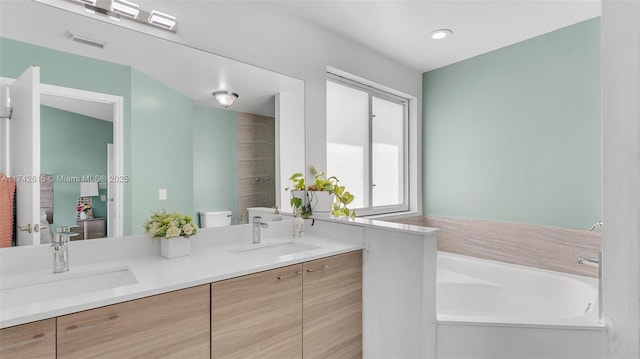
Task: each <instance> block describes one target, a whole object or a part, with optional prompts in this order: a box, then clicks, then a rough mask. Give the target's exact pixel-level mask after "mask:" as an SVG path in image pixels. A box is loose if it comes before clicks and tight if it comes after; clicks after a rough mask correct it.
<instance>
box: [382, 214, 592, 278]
mask: <svg viewBox="0 0 640 359" xmlns="http://www.w3.org/2000/svg"><path fill="white" fill-rule="evenodd" d="M393 221H394V222H399V223H408V224H416V225H423V226H428V227H435V228H440V232H438V235H437V237H438V250H441V251H446V252H453V253H458V254H464V255H468V256H473V257H478V258H485V259H492V260H498V261H501V262H508V263H514V264H521V265H526V266H531V267H537V268H543V269H550V270H554V271H560V272H566V273H572V274H580V275H586V276H591V277H597V276H598V268H596V267H592V266H588V265H584V264H582V265H581V264H578V257H579V256H581V255H583V256H587V257H595V258H597V257H598V252H599V251H600V249H601V248H602V233H601V232H589V231H587V230H585V229H570V228H560V227H546V226H539V225H530V224H513V223H504V222H492V221H481V220H476V219H461V218H448V217H432V216H428V217H421V216H420V217H410V218H403V219H398V220H393Z"/></svg>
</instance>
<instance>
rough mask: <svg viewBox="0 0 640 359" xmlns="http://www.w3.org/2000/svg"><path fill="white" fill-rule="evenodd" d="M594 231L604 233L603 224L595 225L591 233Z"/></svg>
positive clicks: (590, 230)
mask: <svg viewBox="0 0 640 359" xmlns="http://www.w3.org/2000/svg"><path fill="white" fill-rule="evenodd" d="M593 231H599V232H602V222H598V223H596V224H594V225H593V226H591V228H590V229H589V232H593Z"/></svg>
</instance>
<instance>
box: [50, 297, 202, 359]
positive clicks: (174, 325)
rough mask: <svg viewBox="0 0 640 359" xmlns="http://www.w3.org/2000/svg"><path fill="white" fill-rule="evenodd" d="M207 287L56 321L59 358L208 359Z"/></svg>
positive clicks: (134, 301) (117, 305) (130, 302)
mask: <svg viewBox="0 0 640 359" xmlns="http://www.w3.org/2000/svg"><path fill="white" fill-rule="evenodd" d="M209 287H210V286H209V285H203V286H199V287H194V288H188V289H183V290H178V291H175V292H170V293H166V294H160V295H155V296H152V297H147V298H143V299H138V300H132V301H129V302H125V303H120V304H114V305H110V306H106V307H102V308H97V309H92V310H87V311H84V312H80V313H74V314H70V315H65V316H62V317H59V318H58V323H57V331H58V340H57V343H58V358H91V357H106V358H118V359H123V358H209V354H210V353H209V338H210V329H209V320H210V319H209V306H210V297H209V293H210V292H209Z"/></svg>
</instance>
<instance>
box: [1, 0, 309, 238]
mask: <svg viewBox="0 0 640 359" xmlns="http://www.w3.org/2000/svg"><path fill="white" fill-rule="evenodd" d="M0 19H1V20H2V25H1V26H0V48H1V49H2V51H1V52H0V56H1V58H0V60H1V61H0V76H1V77H2V83H3V86H5V85H6V86H10V87H9V88H10V93H11V105H12V107H13V110H14V112H13V117H12V119H11V120H10V121H11V122H10V123H11V124H10V125H9V121H7V120H2V121H4V123H2V126H1V127H2V131H3V133H2V135H3V138H5V137H6V138H9V139H10V140H9V141H8V142H9V143H7V144H3V145H2V146H1V147H2V156H0V157H2V162H0V172H2V173H5V174H7V175H9V177H7V178H9V179H14V180H16V183H15V184H16V187H17V189H16V201H15V209H14V211H15V215H16V221H15V226H16V229H19V228H24V227H25V226H26V224H30V225H31V226H32V227H31V228H32V231H31V233H28V232H27V231H21V230H16V231H15V232H16V235H15V236H14V237H16V238H14V240H16V241H17V243H18V244H19V245H23V244H38V243H41V242H42V243H45V242H47V241H48V240H49V238H47V234H48V232H49V231H48V230H45V229H44V228H43V229H42V230H41V231H39V233H36V231H35V226H34V225H35V224H37V223H40V224H41V225H43V227H44V226H47V225H49V226H56V225H72V224H75V225H78V228H76V229H75V230H76V231H78V232H79V233H80V236H78V237H80V238H87V239H88V238H100V237H104V236H121V235H131V234H141V233H143V228H142V224H143V223H144V220H145V219H146V218H148V217H149V215H150V214H151V213H152V212H153V211H157V210H161V209H163V208H164V209H166V210H168V211H178V212H181V213H185V214H190V215H192V216H193V217H194V219H195V220H196V223H199V220H200V218H199V216H198V213H199V212H219V211H230V212H231V217H228V218H229V220H230V222H232V223H241V222H243V221H246V219H247V208H251V207H266V208H270V207H272V206H276V205H279V204H280V202H281V201H280V196H281V193H282V192H283V191H282V190H281V189H280V187H281V186H280V178H281V176H280V173H276V163H278V162H279V161H287V163H288V165H289V166H295V167H297V168H304V164H303V163H291V161H290V160H288V159H287V158H283V155H282V153H285V156H286V152H287V151H288V150H287V147H286V146H282V145H281V144H278V143H276V137H277V134H276V129H277V128H279V127H280V128H282V127H283V126H284V127H287V126H289V127H293V126H300V123H301V122H302V123H303V122H304V117H303V116H304V114H303V108H304V105H303V96H304V83H303V82H302V81H301V80H298V79H294V78H291V77H288V76H284V75H281V74H277V73H274V72H271V71H268V70H264V69H260V68H257V67H254V66H251V65H247V64H243V63H240V62H237V61H234V60H230V59H227V58H224V57H221V56H218V55H214V54H211V53H208V52H204V51H201V50H197V49H193V48H190V47H187V46H184V45H181V44H177V43H173V42H170V41H168V40H165V39H160V38H156V37H154V36H151V35H148V34H143V33H139V32H135V31H132V30H129V29H125V28H121V27H119V26H116V25H113V24H110V23H107V22H103V21H98V20H96V19H91V18H88V17H85V16H80V15H77V14H73V13H70V12H66V11H63V10H60V9H56V8H53V7H50V6H47V5H43V4H38V3H33V2H11V3H8V4H6V5H5V4H3V11H2V14H1V15H0ZM70 33H74V34H76V35H77V34H79V33H83V34H85V35H83V36H85V38H86V39H92V40H95V41H96V42H98V43H104V47H103V48H99V47H95V46H91V45H88V44H86V43H79V42H75V41H72V40H71V37H70V36H69V34H70ZM76 37H77V36H76ZM31 65H35V66H37V68H34V67H32V66H31ZM31 69H37V70H31ZM30 70H31V71H30ZM27 72H32V73H31V74H29V76H27ZM23 77H24V78H23ZM37 77H39V79H37ZM27 78H29V79H30V80H29V81H23V80H26V79H27ZM34 79H35V80H34ZM32 80H33V81H32ZM20 81H23V82H28V83H29V85H32V86H31V87H32V88H31V91H33V92H34V93H37V95H35V96H34V97H35V101H36V102H39V104H38V109H39V111H37V112H39V113H38V114H34V116H30V118H32V119H31V120H32V121H35V122H34V123H36V124H35V125H33V127H32V130H31V131H29V130H26V131H25V132H24V133H22V134H21V133H20V131H19V128H18V127H19V126H16V125H14V124H15V123H18V122H21V123H24V122H25V121H26V120H24V119H23V118H24V117H26V116H25V111H22V110H20V109H19V102H20V100H18V99H16V98H17V97H19V92H20V91H18V90H19V89H21V88H22V87H21V86H22V85H21V82H20ZM218 90H229V91H233V92H235V93H237V94H238V95H239V97H238V98H237V100H236V101H235V103H233V104H232V105H231V106H230V107H229V108H227V109H225V108H224V107H223V106H221V105H220V104H219V103H218V101H217V100H216V99H215V98H214V97H213V95H212V93H213V92H215V91H218ZM26 97H28V96H26ZM16 106H18V107H16ZM276 109H278V111H276ZM36 115H39V116H36ZM38 128H39V131H37V129H38ZM288 142H290V143H289V144H288V145H287V146H292V148H298V149H300V148H304V139H303V135H301V136H299V138H296V139H291V141H288ZM27 145H28V146H30V150H27V149H24V151H22V149H21V150H15V149H14V147H13V146H22V147H26V146H27ZM16 148H18V147H16ZM28 152H33V154H32V155H31V157H29V156H28ZM289 152H290V151H289ZM17 153H22V155H23V156H27V158H29V159H30V160H31V161H32V162H33V163H34V168H33V169H32V170H31V171H27V170H24V169H20V170H18V169H16V168H12V165H14V164H17V163H18V162H25V161H18V160H17V159H15V158H13V157H12V156H14V155H16V154H17ZM282 171H283V172H285V171H287V173H288V172H290V171H289V169H288V168H287V169H282ZM20 176H22V177H20ZM29 176H33V177H34V178H37V180H36V181H33V180H29V179H30V178H28V177H29ZM34 182H35V183H34ZM21 187H22V188H23V189H25V188H26V189H28V190H33V189H34V188H35V187H38V188H37V189H38V195H33V196H32V198H31V199H29V198H28V196H27V195H23V194H21ZM283 204H285V205H286V203H283ZM21 211H22V212H26V214H25V213H21ZM41 212H43V214H42V217H43V218H42V219H41V218H40V217H41ZM45 216H46V221H45V220H44V217H45ZM22 222H24V223H22Z"/></svg>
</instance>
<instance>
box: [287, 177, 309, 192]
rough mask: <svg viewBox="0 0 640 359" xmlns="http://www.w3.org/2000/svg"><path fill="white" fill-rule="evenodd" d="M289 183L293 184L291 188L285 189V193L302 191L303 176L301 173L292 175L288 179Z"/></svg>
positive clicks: (303, 186) (303, 187)
mask: <svg viewBox="0 0 640 359" xmlns="http://www.w3.org/2000/svg"><path fill="white" fill-rule="evenodd" d="M289 181H291V182H292V183H293V186H292V187H287V188H285V191H289V190H291V191H304V190H305V185H304V175H303V174H302V173H294V174H292V175H291V177H289Z"/></svg>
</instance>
